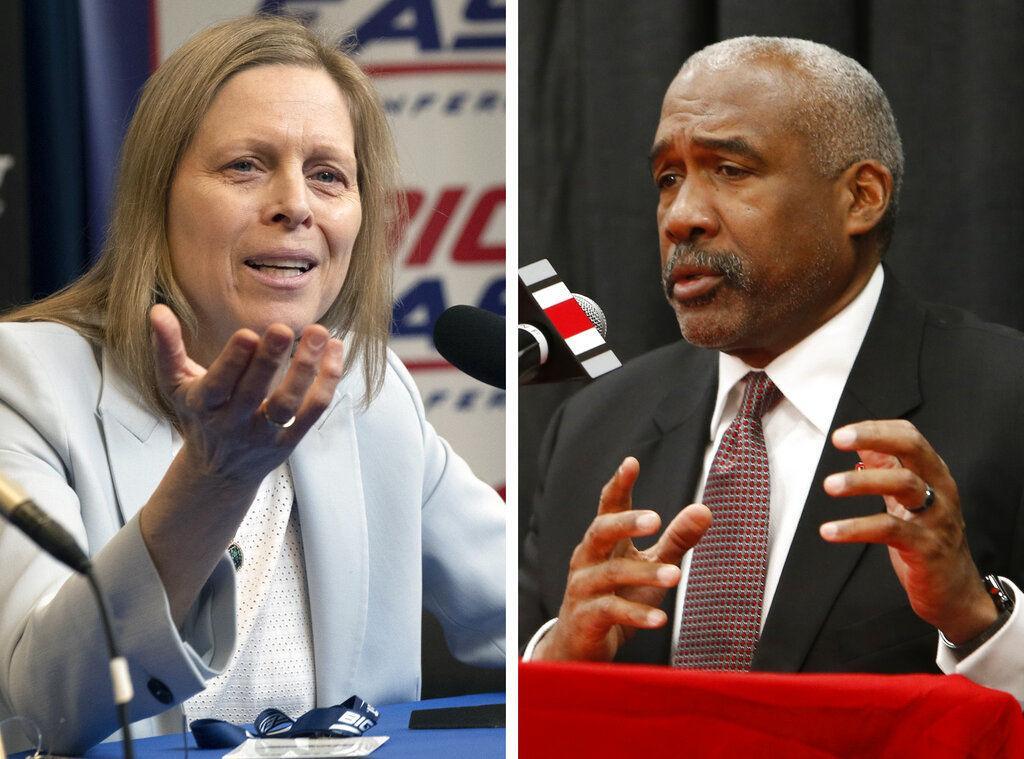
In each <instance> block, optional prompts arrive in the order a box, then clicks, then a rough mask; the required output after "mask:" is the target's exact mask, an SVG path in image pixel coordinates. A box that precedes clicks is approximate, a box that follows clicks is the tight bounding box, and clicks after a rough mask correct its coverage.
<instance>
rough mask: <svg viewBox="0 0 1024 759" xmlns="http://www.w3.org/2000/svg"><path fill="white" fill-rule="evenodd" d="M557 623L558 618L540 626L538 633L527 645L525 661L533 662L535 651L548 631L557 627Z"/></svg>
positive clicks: (524, 655)
mask: <svg viewBox="0 0 1024 759" xmlns="http://www.w3.org/2000/svg"><path fill="white" fill-rule="evenodd" d="M557 621H558V617H555V618H554V619H549V620H548V621H547V622H545V623H544V624H543V625H541V626H540V629H539V630H537V632H535V633H534V634H533V637H532V638H530V642H529V643H527V644H526V650H525V651H523V661H531V660H532V659H533V650H534V649H535V648H536V647H537V644H538V643H540V639H541V638H543V637H544V636H545V635H546V634H547V631H548V630H550V629H551V628H552V627H554V626H555V622H557Z"/></svg>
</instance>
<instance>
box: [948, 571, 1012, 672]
mask: <svg viewBox="0 0 1024 759" xmlns="http://www.w3.org/2000/svg"><path fill="white" fill-rule="evenodd" d="M981 582H982V584H983V585H984V586H985V592H986V593H988V597H989V598H991V599H992V603H994V604H995V606H996V611H997V612H999V616H998V617H996V621H995V622H993V623H992V624H990V625H989V626H988V627H986V628H985V629H984V630H982V631H981V632H980V633H978V634H977V635H975V636H974V637H973V638H971V639H970V640H968V641H965V642H963V643H961V644H960V645H956V644H955V643H950V642H949V641H948V640H947V639H946V636H945V635H943V634H942V630H939V638H940V639H941V640H942V642H943V644H944V645H945V646H946V648H948V649H949V651H950V653H951V654H953V656H954V657H956V659H957V661H962V660H964V659H966V658H967V657H968V656H970V655H971V654H973V653H974V652H975V651H977V650H978V649H979V648H981V646H982V644H983V643H984V642H985V641H987V640H988V639H989V638H991V637H992V636H993V635H995V634H996V633H997V632H999V631H1000V630H1001V629H1002V627H1003V625H1005V624H1006V622H1007V620H1008V619H1009V618H1010V615H1011V614H1013V603H1014V596H1013V593H1012V592H1011V591H1010V590H1009V589H1008V588H1007V587H1006V586H1005V585H1003V581H1002V580H1001V579H1000V578H999V577H997V576H996V575H985V576H984V577H983V578H982V580H981Z"/></svg>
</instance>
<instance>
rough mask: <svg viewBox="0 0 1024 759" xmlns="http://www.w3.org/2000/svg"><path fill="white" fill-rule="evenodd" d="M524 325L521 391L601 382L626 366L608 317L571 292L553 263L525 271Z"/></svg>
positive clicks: (521, 301) (521, 330) (522, 279)
mask: <svg viewBox="0 0 1024 759" xmlns="http://www.w3.org/2000/svg"><path fill="white" fill-rule="evenodd" d="M519 320H520V324H519V384H520V385H528V384H534V383H543V382H563V381H565V380H570V379H596V378H597V377H600V376H601V375H602V374H606V373H608V372H610V371H612V370H613V369H618V368H619V367H620V366H622V362H621V361H619V359H618V357H617V356H616V355H615V352H614V351H613V350H612V349H611V348H610V347H609V346H608V344H607V343H606V342H605V335H606V333H607V331H608V326H607V324H608V323H607V320H606V319H605V316H604V312H602V311H601V309H600V308H599V307H598V305H597V304H596V303H595V302H594V301H593V300H591V299H590V298H588V297H586V296H584V295H576V294H573V293H571V292H569V288H568V287H566V286H565V284H564V283H563V282H562V279H561V277H559V276H558V274H557V272H555V269H554V267H553V266H552V265H551V263H550V262H549V261H548V260H547V259H541V260H540V261H535V262H534V263H532V264H528V265H526V266H524V267H522V268H520V269H519ZM524 333H525V334H524Z"/></svg>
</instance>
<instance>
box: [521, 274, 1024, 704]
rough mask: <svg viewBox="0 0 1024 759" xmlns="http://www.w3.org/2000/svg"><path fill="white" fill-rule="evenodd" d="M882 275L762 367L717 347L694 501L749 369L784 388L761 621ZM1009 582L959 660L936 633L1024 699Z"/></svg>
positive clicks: (772, 467)
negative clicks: (977, 642) (1002, 610)
mask: <svg viewBox="0 0 1024 759" xmlns="http://www.w3.org/2000/svg"><path fill="white" fill-rule="evenodd" d="M883 278H884V274H883V270H882V267H881V265H879V266H878V267H876V269H875V271H874V273H873V274H872V275H871V278H870V279H869V280H868V283H867V285H865V287H864V289H863V290H861V292H860V293H859V294H858V295H857V297H856V298H854V299H853V301H851V302H850V303H849V305H847V306H846V308H844V309H843V310H842V311H840V312H839V313H838V314H836V315H835V316H834V317H833V318H832V319H830V320H829V321H828V322H826V323H825V324H823V325H822V326H821V327H819V328H818V329H817V330H815V331H814V332H812V333H811V334H810V335H808V336H807V337H805V338H804V339H803V340H802V341H800V342H799V343H797V344H796V345H794V346H793V347H792V348H790V349H789V350H787V351H786V352H785V353H783V354H782V355H780V356H778V357H777V358H776V359H775V360H774V361H772V362H771V363H770V364H768V365H767V366H766V367H764V369H756V368H754V367H750V366H748V365H747V364H745V363H744V362H743V361H741V360H740V359H738V358H735V357H733V356H729V355H727V354H725V353H719V361H718V393H717V399H716V402H715V408H714V412H713V413H712V415H711V426H710V430H709V433H710V434H709V439H710V440H711V441H712V442H711V443H710V444H709V445H708V447H707V449H706V451H705V454H704V467H703V470H702V473H701V478H700V481H699V485H698V487H697V492H696V493H695V495H694V500H693V502H694V503H700V500H701V497H702V495H703V493H704V485H705V483H706V481H707V476H708V471H709V470H710V469H711V462H712V460H713V459H714V455H715V452H716V451H717V450H718V445H719V443H720V442H721V439H722V436H723V435H724V434H725V431H726V429H727V428H728V426H729V424H730V423H731V422H732V420H733V418H735V416H736V413H737V411H738V410H739V405H740V401H741V400H742V398H743V390H744V387H745V382H744V381H743V378H744V377H745V376H746V375H747V373H748V372H752V371H764V372H765V373H766V374H767V375H768V377H769V378H770V379H771V380H772V382H774V383H775V385H776V386H777V387H778V388H779V390H780V391H781V392H782V395H783V397H782V399H781V400H780V401H779V402H778V403H777V404H776V405H775V407H774V408H772V409H771V410H770V411H768V412H767V413H766V414H765V415H764V417H763V418H762V428H763V430H764V437H765V447H766V448H767V452H768V467H769V471H770V509H769V526H768V566H767V572H766V576H765V586H764V602H763V605H762V608H761V627H762V628H763V627H764V622H765V619H766V618H767V616H768V611H769V610H770V609H771V603H772V599H773V598H774V595H775V590H776V588H777V587H778V584H779V578H780V577H781V575H782V568H783V566H784V565H785V563H786V556H787V554H788V553H789V548H790V545H791V544H792V542H793V536H794V534H795V533H796V528H797V523H798V522H799V521H800V516H801V513H802V512H803V507H804V503H805V502H806V500H807V495H808V492H809V490H810V488H811V487H812V485H813V483H812V479H813V477H814V469H815V467H813V466H808V462H817V461H818V460H819V459H820V458H821V452H822V448H823V446H824V445H825V444H826V439H827V437H828V433H829V430H830V428H831V426H832V418H833V417H834V416H835V412H836V408H837V407H838V405H839V399H840V397H841V396H842V393H843V388H844V387H845V386H846V381H847V379H848V378H849V375H850V371H851V370H852V368H853V364H854V361H855V360H856V358H857V354H858V353H859V352H860V347H861V343H863V341H864V336H865V335H866V334H867V330H868V326H869V325H870V323H871V317H872V315H873V314H874V312H875V307H876V306H877V305H878V299H879V296H880V295H881V292H882V282H883ZM642 463H643V462H641V465H642ZM818 487H820V484H819V485H818ZM821 521H822V523H824V522H826V521H828V515H826V514H823V515H822V519H821ZM690 558H691V553H690V552H689V551H688V552H687V553H686V554H684V555H683V559H682V564H681V568H682V578H681V579H680V581H679V588H678V592H677V595H676V608H675V614H674V617H673V625H672V650H671V653H670V656H669V661H672V660H673V658H674V656H675V652H676V645H677V642H678V640H679V627H680V623H681V621H682V615H683V604H684V603H685V600H686V583H687V579H688V576H689V568H690ZM979 582H980V578H979ZM1006 584H1007V586H1008V587H1009V588H1011V589H1012V591H1013V593H1014V595H1015V597H1016V599H1017V603H1016V606H1015V608H1014V612H1013V615H1012V616H1011V617H1010V619H1009V620H1008V621H1007V623H1006V624H1005V625H1004V626H1003V627H1002V628H1001V629H1000V630H999V631H998V632H997V633H996V634H995V635H994V636H992V638H990V639H989V640H988V641H986V642H985V643H984V644H983V645H982V646H980V647H979V648H978V649H977V650H976V651H975V652H974V653H972V654H971V655H970V656H968V657H966V658H965V659H963V660H962V661H960V662H958V661H957V660H956V657H955V656H953V654H952V653H951V652H950V650H949V649H948V648H947V647H946V646H945V645H944V644H943V643H942V642H941V641H939V640H938V637H939V636H938V633H936V636H935V637H936V642H937V646H938V653H937V656H936V663H937V664H938V666H939V668H940V669H941V670H942V671H943V672H946V673H947V674H952V673H956V674H960V675H963V676H965V677H967V678H968V679H970V680H973V681H975V682H977V683H979V684H981V685H985V686H988V687H990V688H998V689H1000V690H1004V691H1007V692H1009V693H1011V694H1012V695H1013V696H1014V697H1015V698H1016V699H1017V700H1018V701H1020V702H1021V703H1022V704H1024V667H1022V666H1021V657H1020V655H1019V652H1020V651H1022V650H1024V614H1022V613H1021V610H1020V607H1021V598H1022V596H1024V594H1022V593H1021V591H1020V590H1019V589H1018V588H1017V587H1016V586H1015V585H1014V584H1013V583H1012V582H1009V581H1006ZM555 621H557V620H550V621H549V622H547V623H546V624H545V625H544V626H542V627H541V628H540V629H539V630H538V631H537V633H536V634H534V636H533V638H532V639H531V640H530V643H529V644H528V645H527V647H526V650H525V651H524V654H523V659H524V660H526V661H529V659H530V658H531V657H532V655H533V651H534V649H535V648H536V645H537V643H538V642H539V641H540V639H541V638H542V637H543V636H544V634H545V633H546V632H547V631H548V630H549V629H550V628H551V626H552V625H553V624H554V623H555Z"/></svg>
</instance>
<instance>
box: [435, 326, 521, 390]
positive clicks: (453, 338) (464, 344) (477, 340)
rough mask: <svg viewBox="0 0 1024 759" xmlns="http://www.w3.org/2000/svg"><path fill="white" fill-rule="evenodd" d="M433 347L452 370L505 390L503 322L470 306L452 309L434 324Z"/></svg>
mask: <svg viewBox="0 0 1024 759" xmlns="http://www.w3.org/2000/svg"><path fill="white" fill-rule="evenodd" d="M434 346H435V347H436V348H437V352H438V353H440V354H441V355H442V356H444V358H445V359H446V360H447V361H448V362H449V363H451V364H452V365H453V366H455V368H457V369H459V370H461V371H463V372H465V373H466V374H468V375H469V376H470V377H473V378H474V379H478V380H480V381H481V382H485V383H487V384H488V385H491V386H492V387H500V388H502V389H504V388H505V319H504V318H503V317H501V316H498V315H497V314H494V313H491V312H490V311H485V310H484V309H482V308H476V307H474V306H452V307H451V308H449V309H447V310H446V311H444V313H442V314H441V315H440V316H439V317H437V321H436V322H435V323H434Z"/></svg>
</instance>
